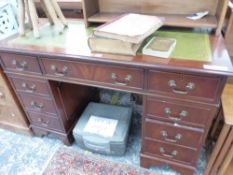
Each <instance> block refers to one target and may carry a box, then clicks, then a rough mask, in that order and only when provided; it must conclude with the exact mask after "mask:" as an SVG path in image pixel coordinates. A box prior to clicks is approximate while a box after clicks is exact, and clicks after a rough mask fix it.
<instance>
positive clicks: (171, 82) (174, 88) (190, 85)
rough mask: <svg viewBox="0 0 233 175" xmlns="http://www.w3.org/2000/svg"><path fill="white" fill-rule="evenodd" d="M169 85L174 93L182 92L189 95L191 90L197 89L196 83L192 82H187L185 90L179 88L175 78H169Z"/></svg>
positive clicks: (181, 93)
mask: <svg viewBox="0 0 233 175" xmlns="http://www.w3.org/2000/svg"><path fill="white" fill-rule="evenodd" d="M168 86H169V87H171V89H172V92H173V93H175V94H180V95H187V94H188V93H189V91H192V90H194V89H195V84H194V83H192V82H189V83H187V85H186V86H185V89H184V90H182V89H178V88H177V85H176V81H175V80H169V81H168Z"/></svg>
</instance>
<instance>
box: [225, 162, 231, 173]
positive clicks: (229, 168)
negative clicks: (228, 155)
mask: <svg viewBox="0 0 233 175" xmlns="http://www.w3.org/2000/svg"><path fill="white" fill-rule="evenodd" d="M232 174H233V160H232V161H231V164H230V165H229V167H228V169H227V171H226V174H225V175H232Z"/></svg>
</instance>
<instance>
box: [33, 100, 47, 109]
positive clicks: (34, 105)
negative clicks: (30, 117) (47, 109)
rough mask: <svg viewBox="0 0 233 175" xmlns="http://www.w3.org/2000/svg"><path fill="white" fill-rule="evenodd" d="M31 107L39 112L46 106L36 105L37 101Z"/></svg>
mask: <svg viewBox="0 0 233 175" xmlns="http://www.w3.org/2000/svg"><path fill="white" fill-rule="evenodd" d="M31 106H32V107H33V108H35V109H37V110H41V109H43V108H44V104H43V103H39V104H38V103H36V102H35V101H32V102H31Z"/></svg>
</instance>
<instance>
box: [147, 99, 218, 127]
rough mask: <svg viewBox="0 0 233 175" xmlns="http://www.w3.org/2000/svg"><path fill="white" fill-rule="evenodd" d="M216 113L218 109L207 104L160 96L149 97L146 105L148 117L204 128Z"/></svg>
mask: <svg viewBox="0 0 233 175" xmlns="http://www.w3.org/2000/svg"><path fill="white" fill-rule="evenodd" d="M215 113H216V109H215V108H214V107H210V106H207V105H204V106H203V105H199V104H195V103H187V102H177V101H175V100H173V101H172V100H167V99H159V98H147V100H146V106H145V114H146V116H148V117H151V118H157V119H158V118H159V119H162V120H165V121H169V122H176V123H183V124H189V125H194V126H199V127H203V128H204V127H206V126H208V125H209V122H210V121H211V120H210V119H211V118H213V117H214V116H215Z"/></svg>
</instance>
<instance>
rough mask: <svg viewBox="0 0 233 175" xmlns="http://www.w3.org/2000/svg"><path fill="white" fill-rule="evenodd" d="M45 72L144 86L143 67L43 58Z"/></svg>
mask: <svg viewBox="0 0 233 175" xmlns="http://www.w3.org/2000/svg"><path fill="white" fill-rule="evenodd" d="M42 63H43V66H44V71H45V74H47V75H52V76H56V77H69V78H77V79H82V80H90V81H95V82H96V83H107V84H109V85H114V86H124V87H130V88H136V89H142V88H143V80H144V72H143V70H141V69H134V68H126V67H116V66H106V65H100V64H86V63H77V62H68V61H56V60H49V59H42Z"/></svg>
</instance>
